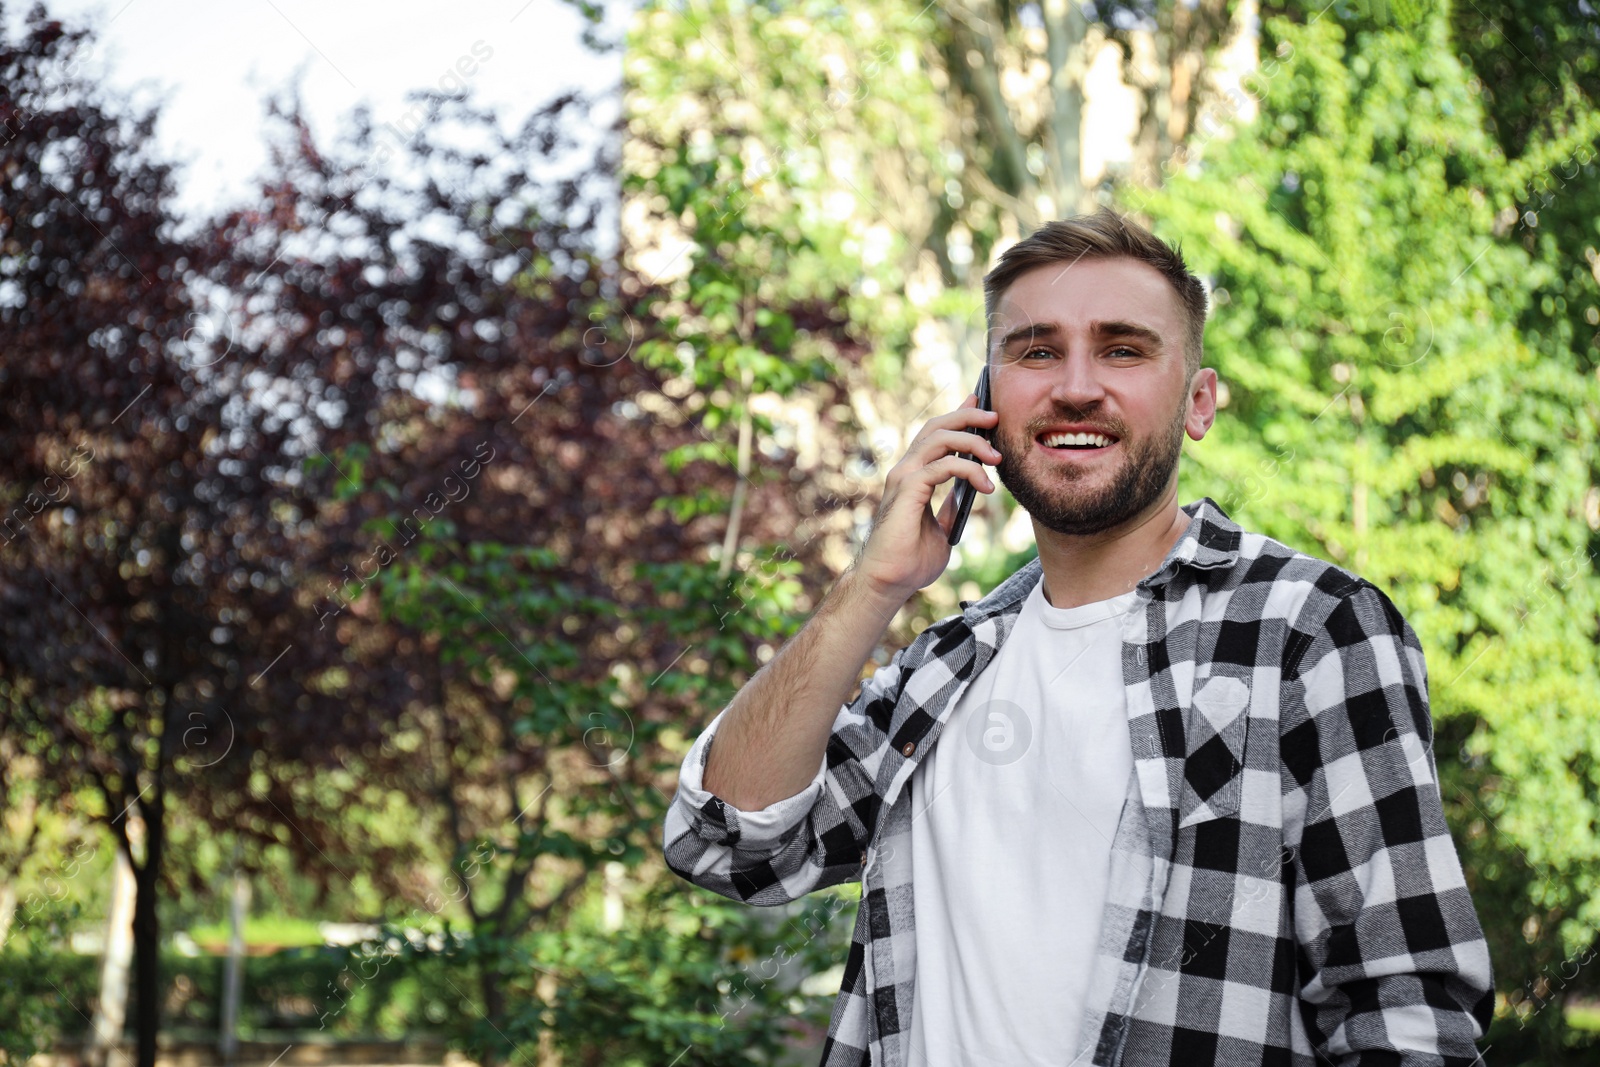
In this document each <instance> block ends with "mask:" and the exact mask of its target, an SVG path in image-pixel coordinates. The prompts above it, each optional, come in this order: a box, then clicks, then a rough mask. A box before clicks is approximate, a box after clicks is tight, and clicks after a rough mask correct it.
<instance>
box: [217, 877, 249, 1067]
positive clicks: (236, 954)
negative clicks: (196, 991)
mask: <svg viewBox="0 0 1600 1067" xmlns="http://www.w3.org/2000/svg"><path fill="white" fill-rule="evenodd" d="M236 862H237V860H236ZM249 911H250V879H248V878H246V877H245V876H244V872H243V871H240V870H235V871H234V872H233V900H232V902H231V905H230V907H229V909H228V966H227V970H226V972H225V973H224V975H223V979H222V1034H221V1038H220V1040H219V1042H218V1049H217V1051H218V1053H219V1054H220V1055H221V1057H222V1062H223V1064H224V1065H225V1067H232V1064H233V1061H234V1059H235V1058H236V1057H237V1056H238V1054H239V994H240V992H241V990H242V987H243V985H244V982H243V977H244V920H245V916H246V915H247V914H248V913H249Z"/></svg>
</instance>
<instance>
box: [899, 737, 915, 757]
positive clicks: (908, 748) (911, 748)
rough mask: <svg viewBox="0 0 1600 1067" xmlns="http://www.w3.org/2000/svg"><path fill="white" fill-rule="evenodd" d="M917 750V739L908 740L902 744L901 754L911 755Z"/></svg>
mask: <svg viewBox="0 0 1600 1067" xmlns="http://www.w3.org/2000/svg"><path fill="white" fill-rule="evenodd" d="M916 750H917V743H916V742H915V741H907V742H906V743H905V744H903V745H901V746H900V755H902V756H909V755H911V753H913V752H915V751H916Z"/></svg>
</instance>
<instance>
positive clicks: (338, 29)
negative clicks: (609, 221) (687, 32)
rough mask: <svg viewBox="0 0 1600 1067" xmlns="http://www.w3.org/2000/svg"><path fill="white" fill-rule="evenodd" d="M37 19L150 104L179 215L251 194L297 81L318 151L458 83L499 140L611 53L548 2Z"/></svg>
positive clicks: (253, 8)
mask: <svg viewBox="0 0 1600 1067" xmlns="http://www.w3.org/2000/svg"><path fill="white" fill-rule="evenodd" d="M608 6H612V5H608ZM614 6H616V7H619V8H620V7H621V6H623V5H620V4H618V5H614ZM27 7H31V0H28V2H27V3H25V4H15V5H7V8H6V16H7V20H8V21H9V22H11V23H12V25H13V28H15V26H17V25H18V24H20V22H21V18H22V15H23V14H24V13H25V11H26V9H27ZM46 7H47V10H48V11H49V13H50V14H51V15H52V16H53V17H55V18H59V19H62V20H63V21H64V22H66V23H68V24H69V25H80V24H81V25H87V26H89V27H90V28H91V29H93V30H95V31H96V34H97V37H98V40H97V41H96V44H95V46H94V51H93V54H91V55H89V56H88V57H86V61H85V64H84V67H83V69H84V70H85V71H86V73H88V74H90V76H91V77H93V78H95V80H97V81H99V82H101V84H103V85H104V86H106V88H107V89H108V90H109V91H110V92H111V93H112V94H113V99H115V98H116V97H123V98H125V99H131V100H133V101H135V102H137V103H139V104H150V103H160V105H161V108H160V111H161V119H160V123H159V126H158V128H157V135H156V140H157V148H158V150H159V152H160V154H161V155H162V156H163V157H164V158H166V159H167V160H169V161H173V162H179V163H183V164H186V166H185V167H184V168H183V169H182V170H181V171H180V172H179V175H178V181H179V188H180V191H181V195H182V198H183V201H184V204H183V207H184V208H185V209H188V210H190V211H209V210H210V209H213V208H215V207H220V206H222V205H223V204H225V203H229V202H232V201H235V200H237V199H240V198H242V197H244V196H245V195H246V194H247V193H248V191H249V190H250V189H251V188H252V178H253V177H254V176H255V175H257V174H258V173H259V172H260V170H261V169H262V168H263V167H264V166H265V164H266V158H267V155H266V142H265V140H264V133H265V123H264V121H263V120H264V116H265V101H266V99H267V97H268V96H270V95H272V94H273V93H275V92H277V91H279V90H282V89H283V88H284V87H286V86H288V85H290V84H291V83H292V82H293V81H294V79H295V78H296V76H297V75H298V77H299V79H300V86H301V96H302V100H303V101H304V104H305V108H306V112H307V115H308V116H309V119H310V121H311V124H312V129H313V131H314V133H315V134H316V136H317V139H318V141H319V143H321V142H324V141H327V140H331V139H332V136H333V135H334V133H335V132H336V131H337V130H338V129H339V128H340V123H341V121H342V119H343V118H344V117H345V116H347V115H348V114H349V113H350V111H351V110H352V109H354V108H355V107H356V105H358V104H360V103H363V102H365V103H366V104H368V105H369V106H370V107H371V108H372V111H373V120H374V124H375V125H377V126H382V124H383V123H384V122H387V121H394V120H396V119H398V118H399V117H400V116H401V115H402V114H403V113H404V112H405V111H406V109H407V107H408V105H407V104H406V102H405V94H406V92H407V91H408V90H411V89H422V88H430V87H438V86H440V85H441V83H443V87H444V88H446V89H450V90H453V89H455V88H456V83H457V82H458V81H459V82H464V83H465V84H467V85H468V86H469V87H470V91H471V93H472V98H473V100H474V101H476V102H477V103H479V104H488V105H492V106H494V108H495V110H496V113H497V114H499V115H501V116H502V118H503V119H505V120H507V121H506V124H507V125H508V126H511V125H512V124H513V123H515V122H519V121H520V120H521V119H522V117H524V116H525V115H527V114H528V113H529V112H530V111H532V110H534V109H535V108H536V107H538V106H539V105H540V104H542V103H544V102H546V101H548V100H549V99H551V98H552V97H553V96H556V95H558V94H559V93H560V92H562V91H564V90H567V89H572V88H577V89H584V90H587V91H590V92H596V93H599V92H603V91H605V90H608V89H613V88H615V87H616V86H617V84H618V83H619V82H620V80H621V56H620V53H618V52H615V51H613V52H611V53H608V54H605V55H596V54H595V53H594V52H592V51H590V50H588V49H586V48H585V47H584V46H583V43H582V29H583V26H582V20H581V19H580V18H579V17H578V16H577V15H576V13H575V12H574V11H573V9H572V7H571V6H570V5H569V4H566V3H563V2H562V0H478V2H475V3H471V4H443V3H439V2H438V0H387V2H375V0H230V2H227V3H218V2H216V0H210V2H206V3H202V2H200V0H46ZM464 71H465V72H468V73H462V72H464Z"/></svg>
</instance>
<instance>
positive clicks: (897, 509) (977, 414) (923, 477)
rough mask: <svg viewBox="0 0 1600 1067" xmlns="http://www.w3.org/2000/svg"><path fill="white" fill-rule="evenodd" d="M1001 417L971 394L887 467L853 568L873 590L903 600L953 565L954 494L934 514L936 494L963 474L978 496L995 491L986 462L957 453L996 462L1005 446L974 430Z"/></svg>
mask: <svg viewBox="0 0 1600 1067" xmlns="http://www.w3.org/2000/svg"><path fill="white" fill-rule="evenodd" d="M999 420H1000V416H999V415H997V414H996V413H995V412H993V411H984V410H982V409H980V408H979V407H978V398H977V397H976V396H974V395H972V394H968V396H967V399H966V400H964V401H962V403H961V406H960V407H958V408H956V410H954V411H952V412H950V413H948V414H945V415H940V416H938V417H936V418H932V419H929V420H928V422H927V424H926V425H925V426H923V428H922V430H921V432H920V433H918V434H917V436H916V438H915V439H914V440H913V441H912V442H911V446H910V447H909V448H907V449H906V454H905V456H904V457H903V458H902V459H901V460H900V462H899V463H896V464H895V465H894V467H893V469H891V470H890V471H889V475H888V477H887V478H886V479H884V488H883V500H882V501H881V502H880V503H879V504H878V513H877V515H876V516H875V517H874V518H873V520H872V532H871V533H870V534H869V535H868V537H867V543H866V546H865V547H864V548H862V550H861V555H860V556H859V557H858V558H857V560H856V565H855V570H856V573H857V574H859V575H860V576H861V578H862V579H864V580H865V581H866V582H867V584H868V585H869V586H870V588H871V589H872V591H873V593H875V594H876V595H879V596H883V597H886V598H889V599H897V600H899V601H901V602H904V601H905V600H908V599H910V597H911V594H913V593H915V592H916V591H917V590H918V589H921V588H922V587H923V586H925V585H928V584H930V583H931V582H933V581H934V580H935V579H936V578H938V577H939V575H941V574H943V573H944V569H945V567H946V566H948V565H949V563H950V543H949V537H950V528H951V527H952V526H953V525H954V524H955V511H956V508H955V498H956V495H955V493H949V494H947V495H946V496H945V499H944V504H943V505H942V506H941V507H940V508H939V514H938V516H937V517H935V516H934V513H933V491H934V489H935V488H937V487H938V486H939V485H940V484H942V483H944V482H948V481H950V480H951V479H952V478H965V479H966V480H967V481H968V482H970V483H972V487H973V488H974V489H976V490H977V491H978V492H980V493H992V492H994V489H995V486H994V482H992V481H990V480H989V474H988V472H987V471H985V470H984V469H983V466H982V465H981V464H980V463H978V462H977V461H975V460H971V459H965V458H962V457H961V456H958V455H957V453H958V452H965V453H967V454H968V455H972V456H976V457H978V459H980V460H983V461H985V462H988V463H991V464H992V463H998V462H999V460H1000V453H999V451H998V450H997V449H996V448H995V447H994V446H993V445H991V444H989V442H987V441H985V440H984V439H983V438H982V437H980V436H979V435H978V434H977V433H975V432H973V431H974V429H976V428H981V429H993V428H994V425H995V424H996V423H997V422H999Z"/></svg>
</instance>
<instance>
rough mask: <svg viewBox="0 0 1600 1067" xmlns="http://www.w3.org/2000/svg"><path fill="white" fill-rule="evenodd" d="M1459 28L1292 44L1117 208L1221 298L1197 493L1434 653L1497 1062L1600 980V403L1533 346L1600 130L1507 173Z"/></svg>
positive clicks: (1449, 798)
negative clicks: (1250, 100)
mask: <svg viewBox="0 0 1600 1067" xmlns="http://www.w3.org/2000/svg"><path fill="white" fill-rule="evenodd" d="M1397 10H1398V8H1397ZM1451 25H1452V24H1451V21H1450V13H1449V10H1448V8H1446V7H1444V6H1442V5H1441V6H1436V7H1434V8H1432V9H1430V10H1429V11H1427V12H1425V13H1421V14H1419V15H1418V16H1417V17H1416V19H1415V20H1414V21H1413V22H1411V23H1410V24H1408V25H1401V24H1399V23H1398V22H1396V21H1395V20H1394V19H1390V18H1387V17H1385V18H1376V17H1358V16H1356V15H1350V16H1349V17H1347V18H1346V19H1341V18H1336V17H1334V15H1333V14H1331V13H1330V14H1327V15H1325V16H1323V17H1312V18H1308V19H1305V20H1303V21H1302V20H1296V19H1291V18H1288V17H1277V18H1273V19H1271V20H1269V21H1268V23H1267V25H1266V31H1265V34H1264V52H1265V53H1266V54H1269V55H1273V56H1275V57H1276V58H1275V60H1274V61H1273V62H1271V63H1268V64H1266V65H1264V66H1263V68H1262V70H1261V71H1260V72H1259V75H1258V76H1257V77H1256V78H1255V79H1254V80H1253V81H1252V82H1250V83H1248V84H1249V86H1250V88H1251V90H1252V92H1254V93H1257V94H1259V98H1260V101H1261V105H1262V107H1261V115H1260V118H1259V120H1258V121H1257V122H1255V123H1253V124H1250V125H1245V126H1239V127H1219V131H1218V133H1217V134H1216V136H1214V137H1212V138H1210V139H1209V140H1207V141H1206V142H1204V143H1203V144H1199V143H1191V145H1190V159H1189V165H1188V166H1187V167H1185V168H1183V169H1181V170H1179V171H1177V172H1175V173H1173V174H1172V175H1171V176H1170V178H1169V180H1168V181H1167V182H1166V183H1165V184H1164V185H1163V186H1162V187H1161V188H1159V189H1156V190H1140V189H1129V190H1125V192H1124V196H1123V199H1124V202H1125V203H1126V204H1127V205H1128V206H1129V207H1132V208H1135V209H1137V210H1139V211H1142V212H1144V213H1146V214H1147V215H1148V216H1149V217H1151V218H1152V219H1154V220H1155V222H1156V228H1157V230H1158V232H1161V233H1162V234H1163V235H1164V236H1166V237H1167V238H1169V239H1173V240H1181V241H1182V242H1183V248H1184V250H1185V253H1186V255H1188V256H1189V257H1190V259H1191V261H1192V264H1193V266H1194V267H1195V269H1197V270H1198V271H1200V272H1201V273H1203V274H1205V275H1208V276H1209V277H1210V279H1211V280H1212V284H1213V287H1214V289H1213V303H1214V306H1215V313H1214V319H1213V321H1212V324H1211V326H1210V329H1209V331H1208V338H1207V353H1208V362H1209V364H1210V365H1213V366H1215V367H1216V368H1217V370H1218V373H1219V375H1220V378H1221V381H1222V385H1223V387H1224V395H1225V398H1226V405H1225V409H1224V411H1223V412H1222V415H1221V418H1220V419H1219V421H1218V423H1217V426H1216V427H1215V429H1214V430H1213V434H1212V436H1210V437H1208V438H1207V440H1206V441H1205V442H1204V443H1203V444H1201V445H1199V446H1197V447H1194V448H1193V449H1192V450H1191V455H1190V465H1189V467H1188V470H1189V471H1190V474H1189V475H1188V477H1187V483H1186V484H1187V486H1188V489H1187V490H1186V495H1191V496H1192V495H1197V494H1198V493H1202V492H1204V493H1208V494H1210V495H1212V496H1214V497H1215V498H1216V499H1217V500H1218V501H1219V502H1221V503H1222V504H1223V505H1224V507H1225V508H1227V509H1229V510H1230V511H1231V512H1232V513H1233V514H1234V516H1235V517H1236V518H1238V519H1240V520H1241V521H1242V522H1243V523H1244V524H1245V525H1247V526H1249V527H1251V528H1254V529H1259V530H1262V531H1263V532H1266V533H1268V534H1270V535H1272V536H1274V537H1277V538H1280V539H1281V540H1284V541H1286V542H1287V543H1289V544H1292V545H1296V546H1298V547H1301V548H1303V549H1305V550H1306V551H1308V552H1312V553H1314V554H1317V555H1320V556H1323V557H1324V558H1328V559H1332V560H1334V561H1336V562H1339V563H1342V564H1344V565H1346V566H1349V567H1350V568H1351V569H1353V570H1355V571H1356V572H1357V573H1360V574H1362V575H1363V576H1365V577H1367V578H1369V579H1371V580H1372V581H1373V582H1375V583H1376V584H1378V585H1379V586H1380V587H1382V588H1384V589H1385V590H1387V591H1388V592H1389V593H1390V594H1391V595H1392V596H1393V597H1394V599H1395V601H1396V603H1397V605H1398V606H1399V607H1400V608H1401V610H1402V611H1404V612H1405V614H1406V616H1407V618H1408V619H1409V620H1410V622H1411V623H1412V625H1413V626H1414V627H1415V628H1416V630H1417V632H1418V634H1419V636H1420V637H1421V639H1422V642H1423V645H1424V647H1425V649H1426V651H1427V655H1428V661H1429V668H1430V692H1431V696H1432V710H1433V715H1434V721H1435V738H1434V744H1433V756H1434V758H1435V760H1436V761H1437V764H1438V766H1439V771H1440V775H1441V779H1442V787H1443V793H1444V800H1445V804H1446V809H1447V814H1448V815H1449V816H1450V818H1451V822H1452V826H1453V827H1454V829H1455V832H1456V837H1457V841H1458V844H1459V846H1460V848H1461V850H1462V854H1463V860H1464V864H1465V866H1466V869H1467V871H1468V877H1469V881H1470V885H1471V888H1472V891H1473V894H1474V898H1475V900H1476V902H1477V905H1478V909H1479V913H1480V915H1481V917H1482V919H1483V922H1484V925H1485V928H1486V931H1487V933H1488V935H1489V937H1490V942H1491V951H1492V954H1493V960H1494V964H1495V968H1496V977H1497V984H1498V987H1499V989H1500V991H1501V993H1502V995H1504V996H1505V997H1506V998H1507V999H1508V1002H1509V1003H1508V1005H1503V1011H1505V1012H1507V1014H1506V1017H1505V1018H1504V1020H1503V1026H1502V1029H1503V1030H1504V1033H1497V1034H1496V1035H1495V1036H1494V1037H1492V1039H1491V1040H1493V1041H1494V1042H1495V1043H1496V1045H1497V1046H1498V1047H1499V1049H1500V1051H1501V1053H1506V1052H1508V1051H1509V1052H1511V1053H1512V1054H1516V1052H1517V1051H1518V1050H1520V1051H1521V1052H1522V1053H1523V1054H1526V1055H1533V1054H1534V1049H1535V1047H1536V1048H1537V1049H1538V1054H1539V1055H1542V1056H1545V1057H1548V1059H1547V1060H1546V1062H1556V1061H1557V1060H1558V1058H1559V1056H1560V1055H1561V1054H1562V1049H1563V1047H1564V1045H1565V1042H1566V1040H1567V1039H1566V1037H1565V1036H1564V1035H1563V1033H1562V1018H1561V1012H1560V1011H1559V1010H1551V1011H1546V1012H1541V1011H1539V1010H1538V1009H1539V1008H1541V1007H1542V1006H1543V1004H1544V1003H1545V1002H1548V1001H1549V1000H1550V999H1552V998H1557V997H1559V995H1560V994H1561V993H1562V992H1563V991H1566V992H1570V991H1572V990H1574V989H1581V988H1592V987H1593V986H1594V985H1595V984H1596V978H1595V976H1594V974H1593V973H1592V972H1584V971H1581V969H1575V968H1572V967H1570V966H1569V967H1561V966H1560V964H1561V963H1562V962H1563V961H1571V960H1573V959H1576V958H1580V954H1582V953H1584V952H1585V951H1586V950H1587V949H1589V947H1590V946H1591V945H1592V944H1593V943H1594V942H1595V939H1596V932H1597V922H1600V897H1597V894H1596V890H1597V888H1600V886H1597V884H1596V878H1597V877H1600V834H1597V822H1596V816H1597V814H1600V808H1597V801H1600V769H1597V768H1600V763H1597V760H1596V756H1597V755H1600V752H1597V746H1600V735H1597V734H1596V732H1595V726H1594V723H1595V718H1594V711H1595V709H1596V694H1600V666H1597V656H1596V640H1597V637H1596V635H1597V626H1600V577H1597V572H1596V566H1595V558H1596V552H1597V549H1600V533H1597V531H1600V513H1597V511H1596V507H1595V503H1594V501H1595V492H1596V490H1595V489H1594V486H1595V484H1596V482H1597V481H1600V477H1597V474H1600V451H1597V447H1596V442H1597V440H1600V383H1597V381H1596V379H1595V377H1594V375H1593V374H1592V373H1590V372H1589V371H1590V368H1591V367H1592V366H1593V361H1592V356H1591V355H1590V354H1589V352H1588V351H1586V348H1587V343H1586V339H1581V340H1580V339H1578V338H1576V337H1575V336H1574V333H1573V331H1571V330H1566V331H1561V330H1557V329H1549V328H1546V329H1544V330H1543V331H1537V332H1536V331H1535V330H1534V329H1533V328H1532V324H1533V323H1535V322H1536V321H1538V320H1539V319H1540V317H1541V316H1542V317H1543V320H1544V321H1545V322H1546V323H1548V322H1549V321H1550V319H1551V318H1552V316H1551V310H1552V303H1553V301H1552V297H1551V296H1550V295H1549V294H1550V292H1551V291H1552V290H1555V291H1558V292H1559V291H1561V290H1562V289H1564V288H1565V287H1567V286H1570V285H1572V284H1573V281H1572V275H1571V273H1570V267H1569V266H1568V265H1567V264H1564V263H1560V262H1559V259H1558V256H1557V255H1555V254H1553V247H1554V246H1555V245H1559V244H1565V245H1566V247H1569V248H1570V247H1571V245H1572V243H1573V242H1578V243H1581V242H1582V240H1583V239H1584V238H1583V236H1582V234H1581V231H1577V230H1576V229H1575V228H1574V229H1572V230H1570V231H1569V232H1567V233H1564V234H1563V235H1561V237H1560V238H1559V239H1558V240H1556V241H1554V242H1551V243H1550V244H1546V243H1545V242H1543V241H1540V242H1529V241H1526V240H1524V239H1523V234H1522V233H1520V232H1519V231H1518V230H1517V229H1516V226H1515V222H1516V219H1517V218H1518V216H1519V215H1520V214H1521V209H1522V206H1523V205H1524V204H1525V202H1526V201H1525V199H1524V197H1525V196H1526V193H1525V191H1524V190H1525V187H1526V184H1527V183H1528V181H1529V178H1530V174H1533V173H1538V172H1540V171H1541V170H1542V169H1543V168H1545V167H1547V166H1548V164H1549V162H1550V161H1552V160H1555V161H1560V160H1573V159H1589V158H1592V157H1593V148H1594V146H1595V142H1596V136H1597V134H1600V114H1596V113H1595V112H1594V111H1593V110H1581V111H1578V112H1576V113H1575V114H1574V115H1573V116H1572V117H1571V120H1570V122H1569V123H1567V124H1565V125H1564V126H1563V127H1561V128H1558V129H1556V130H1542V131H1537V132H1535V133H1534V134H1533V135H1532V136H1531V139H1530V141H1529V143H1528V144H1527V145H1525V146H1524V148H1523V153H1522V155H1521V157H1520V158H1518V159H1516V160H1508V159H1507V158H1506V156H1505V154H1504V151H1503V149H1502V146H1501V144H1499V143H1498V142H1497V141H1496V139H1495V138H1494V137H1493V136H1492V135H1491V132H1490V124H1489V120H1488V116H1487V115H1486V112H1485V102H1484V97H1483V94H1482V92H1481V85H1480V83H1479V82H1478V81H1477V79H1476V78H1474V76H1473V74H1472V71H1471V69H1470V68H1469V67H1468V66H1467V65H1466V63H1465V62H1464V61H1463V58H1462V55H1461V52H1460V50H1459V48H1458V46H1457V44H1456V41H1455V39H1454V37H1453V34H1452V29H1451ZM1573 165H1574V166H1577V167H1579V168H1580V169H1581V168H1584V167H1585V166H1586V164H1583V163H1577V164H1573ZM1586 173H1593V168H1588V169H1587V171H1586ZM1589 225H1592V223H1591V224H1589ZM1543 229H1544V227H1541V230H1543ZM1541 236H1543V234H1541ZM1589 239H1590V240H1592V239H1593V231H1592V230H1591V231H1590V234H1589ZM1585 295H1586V297H1587V298H1588V299H1590V300H1591V301H1592V300H1593V295H1594V289H1593V287H1592V286H1590V287H1588V290H1587V293H1586V294H1585ZM1541 305H1543V310H1542V311H1541V310H1540V308H1541ZM1558 973H1559V974H1560V975H1562V977H1561V978H1559V979H1557V978H1555V977H1554V975H1555V974H1558ZM1524 1028H1525V1030H1524ZM1518 1031H1524V1032H1522V1033H1518Z"/></svg>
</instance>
